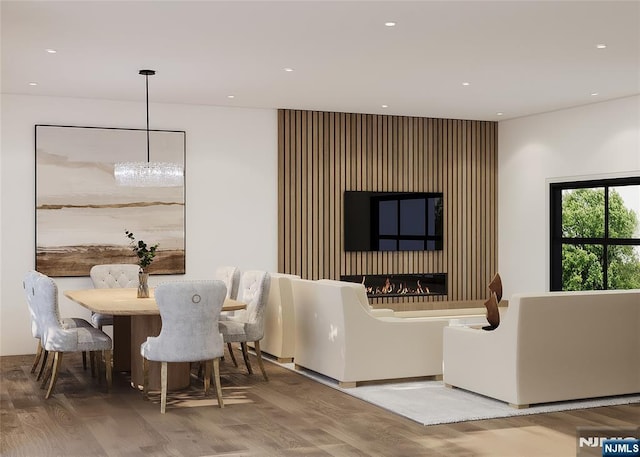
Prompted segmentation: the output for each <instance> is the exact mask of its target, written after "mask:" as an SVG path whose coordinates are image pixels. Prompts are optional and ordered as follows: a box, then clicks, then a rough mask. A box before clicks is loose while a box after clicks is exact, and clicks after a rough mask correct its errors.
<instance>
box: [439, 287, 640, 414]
mask: <svg viewBox="0 0 640 457" xmlns="http://www.w3.org/2000/svg"><path fill="white" fill-rule="evenodd" d="M639 328H640V290H628V291H591V292H547V293H541V294H527V295H525V294H515V295H513V296H512V297H511V299H510V300H509V308H508V309H507V310H506V312H505V314H504V318H503V319H502V322H501V323H500V326H499V327H498V328H497V329H495V330H493V331H490V332H489V331H483V330H480V329H473V328H466V327H448V328H445V329H444V377H443V379H444V382H445V384H447V385H449V386H455V387H460V388H462V389H466V390H470V391H472V392H477V393H479V394H482V395H486V396H488V397H492V398H496V399H498V400H502V401H504V402H507V403H509V404H510V405H512V406H514V407H526V406H529V405H531V404H535V403H548V402H554V401H564V400H573V399H578V398H593V397H603V396H609V395H623V394H630V393H637V392H640V364H639V363H638V361H639V360H640V337H639V336H638V335H639V333H638V329H639Z"/></svg>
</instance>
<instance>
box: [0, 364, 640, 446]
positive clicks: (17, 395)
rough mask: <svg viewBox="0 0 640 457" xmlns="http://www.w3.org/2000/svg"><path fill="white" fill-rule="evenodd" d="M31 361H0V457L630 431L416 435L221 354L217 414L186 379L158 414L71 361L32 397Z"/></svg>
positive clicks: (515, 440) (612, 422)
mask: <svg viewBox="0 0 640 457" xmlns="http://www.w3.org/2000/svg"><path fill="white" fill-rule="evenodd" d="M241 359H242V357H240V358H239V360H241ZM31 361H32V356H9V357H2V358H0V398H1V404H0V406H1V412H2V416H1V421H0V428H1V433H0V454H1V455H2V456H29V457H40V456H65V457H66V456H234V457H235V456H393V457H397V456H406V457H409V456H448V457H451V456H492V457H499V456H509V457H511V456H519V457H526V456H535V457H538V456H553V457H557V456H575V455H576V427H577V426H598V425H608V426H634V425H637V424H639V423H640V405H638V404H636V405H627V406H612V407H602V408H594V409H587V410H579V411H567V412H559V413H551V414H538V415H531V416H523V417H514V418H507V419H492V420H481V421H472V422H463V423H457V424H449V425H436V426H429V427H424V426H421V425H418V424H416V423H414V422H412V421H410V420H408V419H404V418H402V417H400V416H396V415H394V414H392V413H389V412H387V411H385V410H382V409H380V408H377V407H375V406H373V405H370V404H368V403H365V402H363V401H361V400H358V399H356V398H353V397H351V396H348V395H345V394H343V393H340V392H339V391H337V390H335V389H332V388H330V387H326V386H323V385H321V384H318V383H316V382H314V381H312V380H310V379H307V378H305V377H304V376H301V375H299V374H296V373H293V372H291V371H289V370H286V369H284V368H281V367H278V366H277V365H275V364H272V363H266V368H267V372H268V374H269V379H270V380H269V382H268V383H267V382H264V381H263V378H262V376H261V375H259V374H254V375H247V374H246V370H245V369H244V367H241V368H240V369H238V368H235V367H234V366H233V364H232V363H231V362H230V360H229V358H228V357H227V361H226V362H223V363H221V375H222V386H223V398H224V401H225V408H224V409H219V408H218V406H217V402H216V400H215V392H214V391H210V393H209V395H208V396H207V397H206V398H205V397H203V395H202V390H201V388H202V382H201V381H199V380H198V379H196V378H195V377H192V388H191V389H190V390H188V391H184V392H180V393H178V394H173V395H171V394H170V396H169V400H168V403H167V414H165V415H161V414H160V404H159V401H160V399H159V395H154V396H153V397H152V399H151V401H144V400H143V399H142V396H141V394H139V393H138V392H136V391H134V390H133V389H132V388H131V387H130V386H129V380H128V378H127V376H126V375H125V374H121V373H115V374H114V387H113V390H112V392H111V393H110V394H107V393H106V390H105V382H104V381H102V382H99V381H98V380H97V379H92V378H91V376H90V374H89V371H83V369H82V361H81V358H80V357H79V356H76V355H70V356H69V357H66V358H65V361H64V362H65V363H64V365H63V367H62V372H61V374H60V377H59V379H58V384H57V386H56V388H55V390H54V393H53V395H52V398H51V399H49V400H44V390H40V388H39V384H38V383H36V381H35V379H34V377H33V375H31V374H30V373H29V369H30V364H31ZM252 361H253V362H254V366H257V365H256V363H255V357H253V356H252Z"/></svg>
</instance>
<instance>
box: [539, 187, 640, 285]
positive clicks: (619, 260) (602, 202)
mask: <svg viewBox="0 0 640 457" xmlns="http://www.w3.org/2000/svg"><path fill="white" fill-rule="evenodd" d="M550 196H551V202H550V208H551V218H550V220H551V290H597V289H637V288H640V177H631V178H617V179H601V180H592V181H578V182H566V183H554V184H551V188H550Z"/></svg>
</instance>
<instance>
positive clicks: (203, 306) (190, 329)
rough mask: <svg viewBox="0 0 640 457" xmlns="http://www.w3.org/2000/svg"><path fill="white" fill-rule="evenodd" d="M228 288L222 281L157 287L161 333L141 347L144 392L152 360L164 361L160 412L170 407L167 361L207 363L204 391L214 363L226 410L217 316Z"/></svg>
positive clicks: (206, 388)
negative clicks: (221, 377) (168, 403)
mask: <svg viewBox="0 0 640 457" xmlns="http://www.w3.org/2000/svg"><path fill="white" fill-rule="evenodd" d="M225 295H226V287H225V285H224V283H222V281H217V280H211V281H179V282H170V283H164V284H161V285H159V286H158V287H156V289H155V298H156V302H157V303H158V309H159V310H160V317H161V319H162V330H160V334H159V335H158V336H156V337H152V336H150V337H148V338H147V341H145V342H144V343H142V345H141V346H140V354H141V355H142V357H143V371H144V393H145V397H146V395H147V391H148V385H149V382H148V378H149V363H148V361H149V360H153V361H156V362H162V366H161V389H162V391H161V403H160V412H161V413H162V414H164V412H165V409H166V404H167V362H202V361H204V362H205V376H204V391H205V395H206V394H207V392H208V390H209V379H210V377H211V364H212V362H213V371H214V378H215V384H216V395H217V397H218V404H219V406H220V408H223V407H224V403H223V401H222V389H221V387H220V369H219V360H220V358H221V357H222V355H223V354H224V343H223V340H222V335H221V334H220V330H219V329H218V317H219V315H220V310H221V309H222V305H223V303H224V299H225Z"/></svg>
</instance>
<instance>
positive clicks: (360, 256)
mask: <svg viewBox="0 0 640 457" xmlns="http://www.w3.org/2000/svg"><path fill="white" fill-rule="evenodd" d="M497 132H498V126H497V123H496V122H485V121H467V120H453V119H431V118H417V117H404V116H382V115H373V114H349V113H331V112H318V111H298V110H279V111H278V252H279V254H278V270H279V271H281V272H284V273H292V274H298V275H300V276H301V277H303V278H309V279H320V278H332V279H340V275H349V274H391V273H396V274H400V273H447V274H448V279H447V280H448V296H447V298H444V299H443V298H432V299H430V300H425V298H424V297H419V298H404V299H398V298H395V299H376V302H377V303H384V304H385V305H387V306H389V305H392V306H391V307H393V308H395V309H397V310H404V309H416V308H420V307H422V306H421V305H420V304H425V302H426V301H436V300H438V301H439V300H448V301H458V300H479V299H484V298H486V296H487V289H486V286H487V284H488V282H489V281H490V279H491V277H492V275H493V274H494V273H495V272H496V271H497V258H498V255H497V254H498V253H497V167H498V164H497ZM345 190H367V191H403V192H405V191H406V192H443V193H444V202H445V209H444V213H445V216H444V217H445V219H444V231H445V234H444V249H443V250H442V251H410V252H345V251H344V249H343V228H342V217H343V216H342V211H343V206H342V205H343V193H344V191H345ZM412 303H413V305H412ZM443 305H445V304H444V303H443ZM426 307H427V308H429V307H434V306H426ZM435 307H437V306H435Z"/></svg>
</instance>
